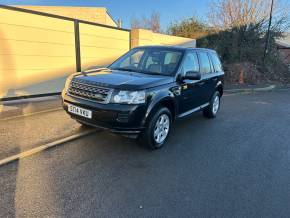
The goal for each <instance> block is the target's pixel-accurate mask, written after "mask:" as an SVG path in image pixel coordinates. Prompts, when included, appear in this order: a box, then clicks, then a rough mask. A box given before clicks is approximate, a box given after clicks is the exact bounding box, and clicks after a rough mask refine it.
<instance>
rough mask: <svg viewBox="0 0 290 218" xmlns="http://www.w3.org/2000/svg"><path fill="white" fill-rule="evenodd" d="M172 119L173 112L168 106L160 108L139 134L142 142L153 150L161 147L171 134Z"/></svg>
mask: <svg viewBox="0 0 290 218" xmlns="http://www.w3.org/2000/svg"><path fill="white" fill-rule="evenodd" d="M171 121H172V118H171V112H170V111H169V110H168V109H167V108H166V107H162V108H160V109H158V110H157V111H156V113H155V114H154V115H153V116H152V117H151V118H150V120H149V121H148V123H147V125H146V128H145V130H144V132H143V133H141V135H140V136H139V140H140V142H141V143H142V144H144V145H146V146H148V147H149V148H150V149H152V150H154V149H159V148H161V147H162V146H163V145H164V144H165V142H166V140H167V138H168V136H169V133H170V129H171V123H172V122H171Z"/></svg>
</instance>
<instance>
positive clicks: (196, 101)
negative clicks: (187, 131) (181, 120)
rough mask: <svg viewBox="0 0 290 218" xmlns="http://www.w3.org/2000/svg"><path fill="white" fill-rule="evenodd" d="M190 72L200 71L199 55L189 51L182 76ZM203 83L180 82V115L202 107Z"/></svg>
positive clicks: (184, 61)
mask: <svg viewBox="0 0 290 218" xmlns="http://www.w3.org/2000/svg"><path fill="white" fill-rule="evenodd" d="M188 71H196V72H198V71H199V64H198V58H197V54H196V52H194V51H188V52H187V53H186V54H185V57H184V60H183V63H182V75H184V74H185V73H186V72H188ZM201 83H202V81H201V80H200V81H194V80H183V81H182V82H180V102H179V105H180V106H179V113H180V114H182V113H186V112H190V111H191V110H194V109H195V108H198V107H199V106H201V105H202V100H201V97H202V93H201V90H202V85H201Z"/></svg>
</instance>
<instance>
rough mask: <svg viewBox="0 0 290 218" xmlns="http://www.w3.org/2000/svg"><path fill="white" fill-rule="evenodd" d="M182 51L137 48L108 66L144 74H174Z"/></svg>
mask: <svg viewBox="0 0 290 218" xmlns="http://www.w3.org/2000/svg"><path fill="white" fill-rule="evenodd" d="M182 55H183V51H181V50H175V49H172V48H162V47H161V48H137V49H134V50H131V51H129V52H128V53H127V54H125V55H124V56H123V57H121V58H119V59H118V60H117V61H115V62H114V63H113V64H112V65H111V66H110V68H111V69H118V70H127V71H136V72H140V73H145V74H160V75H164V76H172V75H175V73H176V71H177V69H178V66H179V64H180V62H181V57H182Z"/></svg>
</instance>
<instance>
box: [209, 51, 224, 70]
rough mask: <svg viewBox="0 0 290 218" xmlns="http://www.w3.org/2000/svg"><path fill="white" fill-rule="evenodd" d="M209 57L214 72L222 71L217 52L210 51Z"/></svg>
mask: <svg viewBox="0 0 290 218" xmlns="http://www.w3.org/2000/svg"><path fill="white" fill-rule="evenodd" d="M210 57H211V60H212V63H213V66H214V69H215V72H221V71H223V69H222V64H221V62H220V59H219V58H218V56H217V54H214V53H210Z"/></svg>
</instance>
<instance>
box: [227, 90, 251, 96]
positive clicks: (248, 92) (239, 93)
mask: <svg viewBox="0 0 290 218" xmlns="http://www.w3.org/2000/svg"><path fill="white" fill-rule="evenodd" d="M252 93H253V92H250V91H247V92H236V93H229V94H223V97H227V96H235V95H246V94H252Z"/></svg>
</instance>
